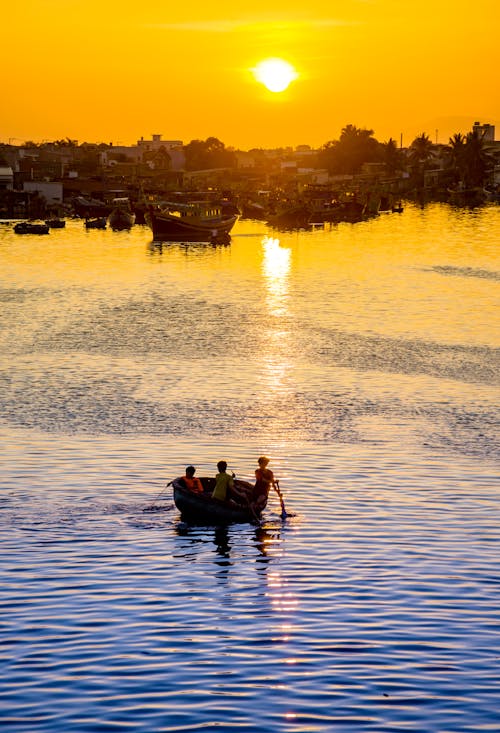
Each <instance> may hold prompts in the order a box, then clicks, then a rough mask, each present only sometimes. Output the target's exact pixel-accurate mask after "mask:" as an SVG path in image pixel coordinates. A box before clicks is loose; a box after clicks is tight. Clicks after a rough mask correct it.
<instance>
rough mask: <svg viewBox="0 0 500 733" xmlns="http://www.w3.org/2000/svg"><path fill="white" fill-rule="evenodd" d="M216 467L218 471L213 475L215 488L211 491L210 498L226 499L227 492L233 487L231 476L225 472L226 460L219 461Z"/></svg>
mask: <svg viewBox="0 0 500 733" xmlns="http://www.w3.org/2000/svg"><path fill="white" fill-rule="evenodd" d="M217 469H218V471H219V473H218V474H217V476H216V477H215V489H214V490H213V492H212V498H213V499H220V500H221V501H226V499H229V494H230V492H231V490H232V489H233V487H234V481H233V478H232V476H230V475H229V474H228V473H226V469H227V463H226V461H219V463H218V464H217Z"/></svg>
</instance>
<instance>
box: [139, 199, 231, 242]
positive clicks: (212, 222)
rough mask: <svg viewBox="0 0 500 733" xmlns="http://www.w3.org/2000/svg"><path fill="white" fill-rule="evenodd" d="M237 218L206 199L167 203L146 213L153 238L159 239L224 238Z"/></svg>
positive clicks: (187, 240)
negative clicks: (185, 202) (183, 202)
mask: <svg viewBox="0 0 500 733" xmlns="http://www.w3.org/2000/svg"><path fill="white" fill-rule="evenodd" d="M237 218H238V215H237V214H224V213H223V212H222V210H221V207H220V206H218V205H217V204H214V203H212V202H209V201H194V202H191V203H188V204H180V203H166V204H164V205H163V206H162V207H161V208H158V209H155V208H153V207H150V208H149V210H148V212H147V213H146V222H147V223H148V225H149V226H150V227H151V229H152V231H153V238H154V239H155V240H156V241H162V242H217V241H224V240H225V239H228V238H229V232H230V231H231V229H232V228H233V226H234V223H235V222H236V220H237Z"/></svg>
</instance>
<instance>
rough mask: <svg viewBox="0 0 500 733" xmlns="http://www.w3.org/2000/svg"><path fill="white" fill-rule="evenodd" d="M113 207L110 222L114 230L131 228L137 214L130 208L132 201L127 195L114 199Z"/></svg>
mask: <svg viewBox="0 0 500 733" xmlns="http://www.w3.org/2000/svg"><path fill="white" fill-rule="evenodd" d="M112 204H113V209H112V210H111V212H110V214H109V217H108V222H109V226H110V227H111V229H113V231H115V232H118V231H124V230H126V229H131V228H132V227H133V226H134V224H135V214H134V213H133V212H132V210H131V208H130V201H129V200H128V198H126V197H120V198H115V199H113V202H112Z"/></svg>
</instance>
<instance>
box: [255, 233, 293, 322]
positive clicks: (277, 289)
mask: <svg viewBox="0 0 500 733" xmlns="http://www.w3.org/2000/svg"><path fill="white" fill-rule="evenodd" d="M262 247H263V250H264V258H263V260H262V271H263V274H264V278H265V282H266V287H267V307H268V310H269V314H270V315H271V316H276V317H280V316H287V315H288V297H289V292H288V290H289V283H288V278H289V274H290V266H291V250H290V249H288V248H286V247H282V246H281V244H280V240H279V239H276V238H275V237H268V236H265V237H264V238H263V240H262Z"/></svg>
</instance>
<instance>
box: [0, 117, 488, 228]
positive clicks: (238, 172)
mask: <svg viewBox="0 0 500 733" xmlns="http://www.w3.org/2000/svg"><path fill="white" fill-rule="evenodd" d="M11 141H12V139H11V140H10V141H9V144H0V219H3V220H9V219H28V220H29V219H31V220H33V219H45V218H46V217H69V216H74V217H81V218H87V219H88V218H89V217H93V216H94V217H95V216H99V215H106V214H107V213H109V211H110V210H111V209H112V206H113V202H114V201H116V200H118V199H121V200H128V201H129V202H130V206H131V208H132V209H133V211H134V214H135V222H136V223H144V213H145V211H146V209H147V208H148V207H151V206H152V205H155V206H157V205H161V204H162V202H165V201H172V200H183V201H186V202H187V201H192V200H197V199H198V200H201V199H205V200H212V201H214V202H216V201H219V202H220V201H224V202H225V204H226V205H228V206H232V207H233V210H234V211H236V212H237V213H238V214H239V215H240V216H242V217H248V218H255V219H262V220H267V221H270V222H271V223H276V225H283V226H285V227H286V226H290V227H293V226H306V225H307V224H310V223H313V222H322V221H323V222H324V221H332V222H335V221H341V220H350V221H356V220H359V219H361V218H363V217H365V216H373V215H377V214H378V213H379V212H380V211H389V210H390V211H402V203H401V202H402V201H403V200H405V199H413V200H418V201H422V202H425V201H429V200H441V201H449V202H450V203H452V204H456V205H459V206H478V205H482V204H483V203H485V202H487V201H494V202H497V203H498V202H499V201H500V141H496V140H495V128H494V126H493V125H490V124H481V123H480V122H476V123H475V124H474V125H473V127H472V129H471V131H470V132H469V133H468V134H466V135H462V134H460V133H458V134H456V135H454V136H453V137H452V138H450V140H449V143H448V144H447V145H444V144H437V143H433V142H432V141H431V140H430V138H429V137H428V135H426V134H425V133H423V134H422V135H420V136H419V137H417V138H415V140H414V141H413V142H412V143H411V145H410V146H408V147H407V148H403V147H402V145H401V144H397V143H396V142H395V141H394V140H392V139H391V140H389V141H388V142H386V143H379V142H378V141H377V140H376V139H375V137H374V136H373V131H372V130H366V129H361V128H357V127H355V126H354V125H347V126H346V127H345V128H343V130H342V133H341V135H340V138H339V139H338V140H333V141H331V142H328V143H326V144H325V145H324V146H322V147H321V148H320V149H316V150H315V149H312V148H311V147H309V146H308V145H299V146H297V147H296V148H295V149H292V148H282V149H276V150H264V149H253V150H249V151H240V150H234V149H232V148H226V146H225V145H224V143H222V142H221V141H220V140H218V139H217V138H214V137H209V138H207V139H206V140H204V141H202V140H192V141H191V142H190V143H188V144H183V142H182V141H181V140H163V139H162V135H160V134H154V135H152V137H151V139H144V138H142V137H141V139H140V140H138V141H137V144H136V145H132V146H124V145H119V144H113V143H111V142H110V143H99V144H97V143H81V144H79V143H78V142H77V141H76V140H71V139H70V138H66V139H63V140H57V141H54V142H42V143H34V142H25V143H23V144H19V145H14V144H10V142H11Z"/></svg>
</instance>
